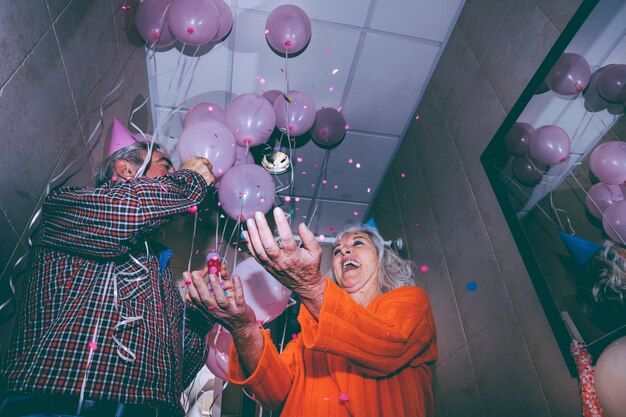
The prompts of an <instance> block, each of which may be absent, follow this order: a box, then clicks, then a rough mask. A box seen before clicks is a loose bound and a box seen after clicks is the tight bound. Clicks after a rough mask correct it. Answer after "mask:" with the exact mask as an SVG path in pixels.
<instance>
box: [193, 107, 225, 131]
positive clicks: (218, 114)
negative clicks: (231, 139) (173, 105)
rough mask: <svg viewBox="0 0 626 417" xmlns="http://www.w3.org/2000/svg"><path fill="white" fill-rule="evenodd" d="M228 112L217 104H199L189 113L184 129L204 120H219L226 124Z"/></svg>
mask: <svg viewBox="0 0 626 417" xmlns="http://www.w3.org/2000/svg"><path fill="white" fill-rule="evenodd" d="M225 117H226V111H225V110H224V109H223V108H221V107H220V106H218V105H217V104H215V103H198V104H196V105H195V106H193V107H192V108H190V109H189V111H187V114H185V120H183V128H186V127H188V126H191V125H192V124H194V123H196V122H200V121H203V120H217V121H218V122H222V123H224V119H225Z"/></svg>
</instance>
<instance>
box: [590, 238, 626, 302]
mask: <svg viewBox="0 0 626 417" xmlns="http://www.w3.org/2000/svg"><path fill="white" fill-rule="evenodd" d="M616 248H617V246H616V245H615V243H613V242H612V241H610V240H605V241H604V245H603V247H602V250H601V251H600V252H599V253H598V254H597V255H596V256H595V257H594V258H595V262H594V264H595V267H596V268H597V276H596V279H597V281H596V282H595V285H594V286H593V289H592V290H591V292H592V294H593V298H594V300H596V301H598V302H600V301H606V300H612V301H618V302H620V303H623V302H624V293H625V292H626V261H625V260H624V258H623V256H622V255H621V254H620V253H619V252H617V251H616V250H615V249H616Z"/></svg>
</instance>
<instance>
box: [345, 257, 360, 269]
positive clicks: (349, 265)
mask: <svg viewBox="0 0 626 417" xmlns="http://www.w3.org/2000/svg"><path fill="white" fill-rule="evenodd" d="M360 267H361V264H360V263H358V262H357V261H354V260H352V259H348V260H347V261H345V262H344V263H343V272H346V271H351V270H353V269H357V268H360Z"/></svg>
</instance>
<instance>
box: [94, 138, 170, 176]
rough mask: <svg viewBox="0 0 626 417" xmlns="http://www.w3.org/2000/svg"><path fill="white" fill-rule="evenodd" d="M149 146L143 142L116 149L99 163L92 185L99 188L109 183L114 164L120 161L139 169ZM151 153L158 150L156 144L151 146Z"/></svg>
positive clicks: (113, 172)
mask: <svg viewBox="0 0 626 417" xmlns="http://www.w3.org/2000/svg"><path fill="white" fill-rule="evenodd" d="M149 147H150V145H149V144H148V143H145V142H137V143H134V144H132V145H130V146H126V147H125V148H122V149H118V150H117V151H115V152H113V153H112V154H111V155H109V156H107V157H106V158H104V159H103V160H102V162H100V165H99V166H98V169H97V170H96V172H95V173H94V175H93V184H94V185H95V186H96V187H100V186H101V185H102V184H104V183H105V182H107V181H110V180H111V179H112V178H113V175H114V174H115V163H116V162H117V161H120V160H124V161H128V162H130V163H131V164H133V165H135V166H136V167H137V168H139V167H140V166H141V165H142V164H143V161H144V157H145V155H144V154H145V152H147V151H148V148H149ZM152 150H153V151H158V150H160V148H159V145H157V144H156V143H155V144H153V145H152Z"/></svg>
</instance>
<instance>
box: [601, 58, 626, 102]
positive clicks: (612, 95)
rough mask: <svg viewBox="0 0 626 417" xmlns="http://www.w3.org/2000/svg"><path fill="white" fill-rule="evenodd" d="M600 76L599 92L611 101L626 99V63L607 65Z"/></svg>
mask: <svg viewBox="0 0 626 417" xmlns="http://www.w3.org/2000/svg"><path fill="white" fill-rule="evenodd" d="M602 70H603V71H602V73H601V74H600V75H599V76H598V84H597V89H598V93H600V95H601V96H602V97H604V98H605V99H606V100H609V101H622V100H626V64H615V65H607V66H606V67H603V68H602Z"/></svg>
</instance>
